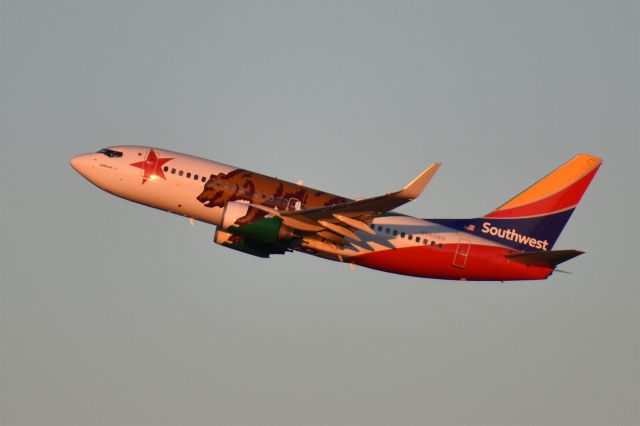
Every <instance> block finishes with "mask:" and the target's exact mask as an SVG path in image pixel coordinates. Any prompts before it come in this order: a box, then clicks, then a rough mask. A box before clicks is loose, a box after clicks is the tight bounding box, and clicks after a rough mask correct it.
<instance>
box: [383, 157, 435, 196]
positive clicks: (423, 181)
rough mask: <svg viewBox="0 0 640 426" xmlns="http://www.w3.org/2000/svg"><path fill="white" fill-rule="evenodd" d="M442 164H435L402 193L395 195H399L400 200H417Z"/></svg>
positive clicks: (403, 189)
mask: <svg viewBox="0 0 640 426" xmlns="http://www.w3.org/2000/svg"><path fill="white" fill-rule="evenodd" d="M441 165H442V164H440V163H433V164H432V165H430V166H429V167H427V168H426V169H425V171H423V172H422V173H420V174H419V175H418V176H417V177H416V178H415V179H414V180H412V181H411V182H410V183H409V184H408V185H407V186H405V187H404V188H402V190H401V191H398V192H396V193H395V194H394V195H397V196H398V197H400V198H406V199H409V200H415V199H416V198H418V197H419V196H420V194H422V191H424V189H425V188H426V187H427V185H428V184H429V182H430V181H431V178H432V177H433V176H434V175H435V174H436V172H437V171H438V169H439V168H440V166H441Z"/></svg>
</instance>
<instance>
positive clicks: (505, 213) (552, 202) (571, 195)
mask: <svg viewBox="0 0 640 426" xmlns="http://www.w3.org/2000/svg"><path fill="white" fill-rule="evenodd" d="M597 171H598V167H596V168H595V169H593V170H592V171H591V172H590V173H588V174H587V175H585V176H584V177H582V178H581V179H580V180H578V181H576V182H575V183H573V184H572V185H571V186H569V187H567V188H566V189H563V190H562V191H560V192H557V193H555V194H553V195H551V196H549V197H547V198H544V199H542V200H539V201H535V202H533V203H531V204H526V205H524V206H519V207H514V208H512V209H505V210H496V211H494V212H492V213H490V214H488V215H487V216H486V217H494V218H516V217H527V216H538V215H542V214H551V213H554V212H557V211H560V210H564V209H567V208H569V207H573V206H575V205H576V204H578V202H579V201H580V199H581V198H582V195H583V194H584V192H585V191H586V190H587V187H588V186H589V183H591V179H593V177H594V176H595V174H596V172H597Z"/></svg>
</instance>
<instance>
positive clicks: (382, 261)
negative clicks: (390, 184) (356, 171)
mask: <svg viewBox="0 0 640 426" xmlns="http://www.w3.org/2000/svg"><path fill="white" fill-rule="evenodd" d="M71 164H72V166H73V168H74V169H75V170H76V171H78V173H80V174H81V175H82V176H84V177H85V178H86V179H88V180H89V181H90V182H92V183H93V184H94V185H96V186H97V187H99V188H100V189H103V190H104V191H107V192H109V193H111V194H113V195H116V196H118V197H122V198H124V199H127V200H130V201H133V202H136V203H140V204H143V205H146V206H150V207H154V208H157V209H160V210H164V211H167V212H170V213H174V214H177V215H181V216H184V217H186V218H189V219H192V220H196V221H200V222H205V223H208V224H211V225H214V226H217V227H220V226H221V225H222V219H223V213H224V211H225V208H226V206H227V203H229V202H231V201H235V202H241V203H248V204H253V205H260V206H266V207H269V208H271V209H275V210H277V211H296V210H305V209H313V208H318V207H323V206H332V205H336V204H341V203H345V202H349V201H350V200H349V199H348V198H345V197H342V196H339V195H334V194H329V193H326V192H323V191H319V190H316V189H312V188H308V187H305V186H302V185H298V184H296V183H292V182H287V181H284V180H281V179H277V178H273V177H268V176H265V175H262V174H259V173H255V172H251V171H248V170H244V169H240V168H237V167H234V166H229V165H226V164H222V163H219V162H215V161H211V160H207V159H203V158H199V157H195V156H191V155H186V154H181V153H178V152H173V151H168V150H164V149H158V148H152V147H144V146H114V147H110V148H108V149H104V150H101V151H99V152H97V153H91V154H84V155H79V156H77V157H74V158H73V159H72V160H71ZM446 222H447V221H445V220H438V219H420V218H416V217H411V216H407V215H403V214H399V213H395V212H389V213H385V214H382V215H379V216H377V217H375V218H373V220H372V221H371V222H370V223H369V224H368V226H369V227H370V229H371V230H372V231H373V232H363V231H361V230H355V231H354V232H355V234H356V236H357V239H351V240H350V241H349V242H350V244H349V247H348V248H347V249H345V250H342V251H339V250H335V251H333V250H331V249H327V248H326V247H331V246H332V241H330V239H331V237H330V236H329V235H325V236H323V234H322V233H319V234H318V235H315V236H313V237H312V238H311V237H305V236H300V237H296V236H294V237H293V240H297V241H296V243H291V244H288V243H286V242H285V243H283V246H284V247H285V248H286V249H287V250H293V251H300V252H305V253H308V254H312V255H315V256H319V257H322V258H326V259H330V260H337V261H343V262H348V263H350V264H353V265H361V266H364V267H368V268H373V269H378V270H382V271H387V272H392V273H397V274H403V275H411V276H418V277H429V278H440V279H454V280H483V281H484V280H492V281H506V280H524V279H544V278H546V277H548V276H549V275H550V274H551V273H552V271H553V268H552V267H548V266H532V265H529V266H527V265H523V264H521V263H518V262H514V261H512V260H510V259H509V258H508V257H507V255H509V254H513V253H518V250H514V249H513V248H511V247H509V246H508V245H506V244H501V243H500V242H499V241H495V238H494V239H489V238H484V237H483V236H482V235H484V234H483V230H482V229H471V230H468V231H467V230H460V229H459V228H453V227H449V226H446V225H445V223H446ZM325 237H326V238H325Z"/></svg>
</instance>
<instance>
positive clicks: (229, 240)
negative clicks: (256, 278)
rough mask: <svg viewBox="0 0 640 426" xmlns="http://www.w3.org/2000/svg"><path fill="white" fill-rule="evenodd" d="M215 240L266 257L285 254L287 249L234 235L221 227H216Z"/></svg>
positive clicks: (226, 245) (234, 248) (222, 244)
mask: <svg viewBox="0 0 640 426" xmlns="http://www.w3.org/2000/svg"><path fill="white" fill-rule="evenodd" d="M213 242H215V243H216V244H220V245H221V246H224V247H228V248H230V249H233V250H238V251H241V252H243V253H248V254H251V255H253V256H258V257H265V258H266V257H269V256H270V255H272V254H284V253H285V251H286V250H285V249H284V248H282V247H279V246H276V245H274V244H269V243H263V242H261V241H254V240H250V239H248V238H245V237H243V236H242V235H234V234H231V233H229V232H226V231H223V230H221V229H220V228H216V233H215V234H214V236H213Z"/></svg>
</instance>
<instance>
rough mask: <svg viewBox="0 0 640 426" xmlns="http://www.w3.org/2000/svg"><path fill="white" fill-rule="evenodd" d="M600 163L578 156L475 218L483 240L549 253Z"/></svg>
mask: <svg viewBox="0 0 640 426" xmlns="http://www.w3.org/2000/svg"><path fill="white" fill-rule="evenodd" d="M600 164H602V160H601V159H600V158H598V157H594V156H591V155H587V154H578V155H576V156H575V157H573V158H572V159H571V160H569V161H567V162H566V163H565V164H563V165H562V166H560V167H558V168H557V169H556V170H554V171H553V172H551V173H549V174H548V175H547V176H545V177H543V178H542V179H540V180H539V181H538V182H536V183H535V184H533V185H532V186H530V187H529V188H527V189H525V190H524V191H523V192H521V193H520V194H518V195H516V196H515V197H514V198H512V199H511V200H509V201H507V202H506V203H504V204H503V205H501V206H500V207H498V208H497V209H496V210H494V211H492V212H491V213H489V214H487V215H485V216H484V217H482V218H479V222H480V223H479V225H480V226H481V229H479V230H478V231H480V232H479V234H480V235H481V236H483V237H486V238H490V239H493V240H495V241H498V242H500V243H503V244H505V245H508V246H511V247H514V248H516V249H518V250H524V251H534V250H544V251H547V250H551V248H552V247H553V245H554V244H555V242H556V240H557V239H558V237H559V236H560V233H561V232H562V230H563V229H564V226H565V225H566V223H567V221H568V220H569V218H570V217H571V214H572V213H573V210H574V209H575V208H576V206H577V205H578V203H579V202H580V199H581V198H582V195H583V194H584V192H585V191H586V190H587V187H588V186H589V184H590V183H591V180H592V179H593V177H594V176H595V174H596V172H597V171H598V168H599V167H600Z"/></svg>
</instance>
